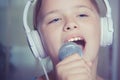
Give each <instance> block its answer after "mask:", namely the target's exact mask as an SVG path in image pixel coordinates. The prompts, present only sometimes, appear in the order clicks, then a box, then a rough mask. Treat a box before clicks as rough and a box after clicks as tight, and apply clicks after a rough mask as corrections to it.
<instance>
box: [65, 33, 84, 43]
mask: <svg viewBox="0 0 120 80" xmlns="http://www.w3.org/2000/svg"><path fill="white" fill-rule="evenodd" d="M77 40H84V38H83V37H82V36H80V35H70V36H67V37H66V39H65V41H64V42H65V43H66V42H70V41H77Z"/></svg>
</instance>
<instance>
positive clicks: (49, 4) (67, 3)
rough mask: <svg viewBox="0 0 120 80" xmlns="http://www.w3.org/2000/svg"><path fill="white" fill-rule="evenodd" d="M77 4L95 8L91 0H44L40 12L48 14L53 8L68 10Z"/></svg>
mask: <svg viewBox="0 0 120 80" xmlns="http://www.w3.org/2000/svg"><path fill="white" fill-rule="evenodd" d="M75 6H86V7H88V8H91V9H95V8H94V6H93V4H92V3H91V0H43V1H42V4H41V9H40V12H42V13H43V14H46V13H48V12H51V11H53V10H68V9H71V8H73V7H75Z"/></svg>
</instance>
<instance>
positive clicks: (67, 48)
mask: <svg viewBox="0 0 120 80" xmlns="http://www.w3.org/2000/svg"><path fill="white" fill-rule="evenodd" d="M74 53H78V54H79V55H80V56H82V49H81V48H80V46H78V45H77V44H76V43H74V42H67V43H65V44H63V45H62V47H61V48H60V50H59V55H58V58H59V60H60V61H62V60H63V59H65V58H66V57H68V56H70V55H72V54H74Z"/></svg>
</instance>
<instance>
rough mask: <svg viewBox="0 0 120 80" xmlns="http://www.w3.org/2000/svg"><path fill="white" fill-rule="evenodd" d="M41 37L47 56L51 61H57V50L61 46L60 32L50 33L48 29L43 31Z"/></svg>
mask: <svg viewBox="0 0 120 80" xmlns="http://www.w3.org/2000/svg"><path fill="white" fill-rule="evenodd" d="M42 33H43V34H42V35H43V38H44V42H45V44H46V46H45V47H46V48H47V52H48V53H47V54H48V55H49V56H50V57H52V59H57V56H58V50H59V48H60V46H61V34H60V31H51V30H49V29H46V30H43V31H42Z"/></svg>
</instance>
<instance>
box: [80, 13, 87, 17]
mask: <svg viewBox="0 0 120 80" xmlns="http://www.w3.org/2000/svg"><path fill="white" fill-rule="evenodd" d="M78 16H79V17H88V15H87V14H79V15H78Z"/></svg>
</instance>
